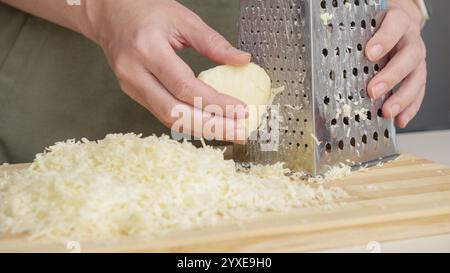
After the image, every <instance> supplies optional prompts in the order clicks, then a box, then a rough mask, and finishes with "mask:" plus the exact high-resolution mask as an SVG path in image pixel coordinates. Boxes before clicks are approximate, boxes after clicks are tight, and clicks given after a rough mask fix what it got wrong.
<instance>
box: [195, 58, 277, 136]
mask: <svg viewBox="0 0 450 273" xmlns="http://www.w3.org/2000/svg"><path fill="white" fill-rule="evenodd" d="M198 78H199V79H200V80H201V81H203V82H205V83H206V84H208V85H209V86H211V87H213V88H214V89H216V90H217V91H219V92H220V93H222V94H225V95H228V96H231V97H234V98H237V99H239V100H241V101H243V102H245V103H246V104H247V106H248V112H249V117H248V119H247V123H246V128H247V134H248V133H251V132H253V131H255V130H256V129H257V128H258V126H259V124H260V123H261V118H262V115H263V114H264V108H265V107H266V106H267V105H269V104H270V102H271V97H272V89H271V81H270V78H269V75H267V73H266V71H265V70H264V69H262V68H261V67H260V66H258V65H256V64H254V63H250V64H248V65H245V66H238V67H236V66H228V65H223V66H218V67H216V68H213V69H210V70H207V71H204V72H202V73H200V75H199V76H198Z"/></svg>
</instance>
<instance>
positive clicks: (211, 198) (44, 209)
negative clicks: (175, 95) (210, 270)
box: [0, 134, 346, 242]
mask: <svg viewBox="0 0 450 273" xmlns="http://www.w3.org/2000/svg"><path fill="white" fill-rule="evenodd" d="M288 173H290V170H288V169H286V168H284V166H283V164H281V163H279V164H275V165H268V166H253V167H252V168H250V169H245V170H242V169H241V170H239V169H238V168H236V165H235V163H234V162H233V161H230V160H224V159H223V154H222V151H220V150H216V149H213V148H211V147H205V148H196V147H194V146H193V145H192V144H191V143H188V142H183V143H179V142H176V141H174V140H171V139H169V137H166V136H164V137H160V138H158V137H155V136H151V137H147V138H142V137H140V136H137V135H135V134H126V135H121V134H119V135H108V136H107V137H106V138H105V139H104V140H100V141H97V142H91V141H88V140H86V139H83V140H82V141H81V142H76V141H73V140H70V141H66V142H60V143H57V144H56V145H54V146H52V147H50V148H48V149H47V150H46V152H45V153H43V154H39V155H37V156H36V159H35V160H34V162H33V164H32V165H31V166H30V167H29V168H27V169H24V170H21V171H16V172H13V173H10V174H8V175H3V176H2V175H0V233H9V234H22V233H24V234H27V235H28V236H29V238H30V239H50V240H77V241H79V240H94V241H106V242H108V241H111V240H114V239H119V238H120V237H121V236H133V237H138V238H151V237H154V236H159V235H163V234H165V233H167V232H170V231H178V230H184V229H191V228H199V227H205V226H212V225H216V224H218V223H220V222H221V221H225V220H235V221H240V220H245V219H249V218H251V217H256V216H259V215H261V214H264V213H269V212H284V211H289V210H292V209H294V208H300V207H311V206H322V205H329V204H333V202H335V201H336V200H339V199H341V198H345V197H346V194H345V192H343V191H342V190H341V189H340V188H325V187H322V186H320V185H316V184H312V183H308V182H307V181H303V180H300V179H298V178H297V179H295V178H293V177H288V176H286V174H288Z"/></svg>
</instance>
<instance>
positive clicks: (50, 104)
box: [0, 0, 239, 164]
mask: <svg viewBox="0 0 450 273" xmlns="http://www.w3.org/2000/svg"><path fill="white" fill-rule="evenodd" d="M180 2H181V3H182V4H184V5H186V6H187V7H189V8H191V9H192V10H193V11H194V12H196V13H197V14H199V15H200V16H201V17H202V18H203V19H204V20H205V21H206V22H207V23H208V24H209V25H210V26H212V27H213V28H215V29H216V30H217V31H219V32H220V33H221V34H223V35H224V36H225V37H226V38H227V39H229V41H230V42H232V43H234V42H235V41H236V27H235V22H236V18H237V17H236V16H237V14H238V5H239V2H238V1H234V0H201V1H200V0H184V1H180ZM180 55H181V56H182V58H183V59H184V60H186V62H187V63H188V64H190V65H191V66H192V68H193V69H194V71H195V72H196V73H198V72H199V71H201V70H204V69H206V68H208V67H210V66H212V65H213V64H212V63H210V62H209V61H207V60H205V59H204V58H203V57H200V56H199V55H198V54H196V53H195V52H194V51H192V50H185V51H183V52H181V53H180ZM127 132H135V133H142V134H144V135H150V134H157V135H160V134H163V133H165V134H169V133H170V132H169V130H168V129H167V128H165V127H164V126H163V125H162V124H161V123H160V122H159V121H158V120H157V119H156V118H155V117H154V116H153V115H152V114H151V113H149V112H148V111H147V110H146V109H144V108H143V107H141V106H139V105H138V104H137V103H135V102H134V101H132V100H131V99H130V98H128V97H127V96H126V95H125V94H124V93H123V92H122V91H121V90H120V88H119V86H118V83H117V80H116V78H115V76H114V74H113V73H112V71H111V69H110V68H109V66H108V64H107V62H106V60H105V57H104V55H103V52H102V51H101V49H100V48H99V47H98V46H97V45H95V44H94V43H92V42H91V41H89V40H87V39H86V38H84V37H83V36H81V35H80V34H77V33H74V32H72V31H70V30H67V29H64V28H62V27H59V26H57V25H54V24H52V23H49V22H46V21H45V20H42V19H39V18H36V17H34V16H31V15H27V14H25V13H23V12H20V11H18V10H16V9H13V8H11V7H9V6H6V5H4V4H0V164H1V163H3V162H8V163H18V162H29V161H31V160H32V159H33V158H34V155H35V154H36V153H38V152H41V151H42V150H43V149H44V148H45V147H47V146H49V145H51V144H53V143H54V142H56V141H61V140H65V139H72V138H76V139H79V138H81V137H87V138H89V139H100V138H103V137H104V136H105V135H106V134H108V133H127Z"/></svg>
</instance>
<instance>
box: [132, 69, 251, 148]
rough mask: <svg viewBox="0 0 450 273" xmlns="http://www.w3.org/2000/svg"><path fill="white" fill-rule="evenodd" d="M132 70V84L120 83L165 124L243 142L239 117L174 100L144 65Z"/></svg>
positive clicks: (243, 135) (210, 138)
mask: <svg viewBox="0 0 450 273" xmlns="http://www.w3.org/2000/svg"><path fill="white" fill-rule="evenodd" d="M130 72H131V71H130ZM132 74H133V75H134V78H133V80H132V81H130V82H132V83H133V84H132V85H131V84H124V87H125V88H127V90H126V93H127V94H133V95H132V96H131V97H132V98H134V99H136V101H138V102H139V103H140V104H141V105H143V106H144V107H145V108H147V109H148V110H149V111H150V112H152V113H153V114H154V115H155V117H157V118H158V119H159V120H160V121H161V122H162V123H163V124H164V125H165V126H167V127H169V128H171V129H173V130H174V131H176V132H179V133H185V134H189V135H193V136H196V137H206V138H207V139H208V140H214V139H216V140H225V141H233V142H236V143H239V144H242V143H244V142H245V139H246V136H245V128H244V127H243V126H242V122H240V121H239V120H235V119H227V118H223V117H221V116H220V115H212V114H211V113H208V112H204V111H202V110H200V109H196V108H194V107H192V106H191V105H188V104H185V103H183V102H181V101H179V100H177V99H176V98H175V97H174V96H173V95H172V94H171V93H170V92H168V91H167V90H166V89H165V88H164V86H163V85H162V84H161V83H160V82H159V81H158V80H157V79H156V78H155V77H154V76H153V75H151V74H150V73H148V72H147V71H145V69H144V68H142V69H138V70H135V71H132ZM219 109H220V108H219ZM177 111H178V112H177ZM180 111H181V112H180ZM177 113H182V114H184V115H182V116H180V115H177ZM181 118H182V119H183V120H181V124H182V126H180V127H178V128H175V127H174V125H176V124H175V123H177V121H180V119H181ZM208 122H209V123H213V124H215V125H216V128H215V130H213V131H211V130H208V131H205V130H204V128H205V124H207V123H208ZM178 124H180V122H179V123H178ZM210 131H211V133H210ZM205 133H207V134H205Z"/></svg>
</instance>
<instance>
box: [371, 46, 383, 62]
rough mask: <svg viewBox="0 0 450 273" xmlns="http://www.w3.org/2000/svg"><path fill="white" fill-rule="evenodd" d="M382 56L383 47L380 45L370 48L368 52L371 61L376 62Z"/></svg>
mask: <svg viewBox="0 0 450 273" xmlns="http://www.w3.org/2000/svg"><path fill="white" fill-rule="evenodd" d="M381 54H383V47H382V46H381V45H380V44H376V45H374V46H372V47H371V48H370V50H369V58H370V59H372V60H377V59H378V58H379V57H381Z"/></svg>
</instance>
